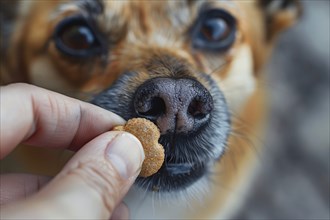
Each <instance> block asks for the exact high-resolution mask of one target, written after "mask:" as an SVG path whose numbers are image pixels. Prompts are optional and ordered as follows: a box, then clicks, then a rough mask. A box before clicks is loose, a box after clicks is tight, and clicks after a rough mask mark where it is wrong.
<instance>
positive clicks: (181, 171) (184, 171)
mask: <svg viewBox="0 0 330 220" xmlns="http://www.w3.org/2000/svg"><path fill="white" fill-rule="evenodd" d="M202 167H204V165H203V164H197V163H166V164H165V166H164V169H165V170H166V172H167V174H168V175H169V176H178V175H190V174H191V172H193V171H194V170H195V169H197V168H202Z"/></svg>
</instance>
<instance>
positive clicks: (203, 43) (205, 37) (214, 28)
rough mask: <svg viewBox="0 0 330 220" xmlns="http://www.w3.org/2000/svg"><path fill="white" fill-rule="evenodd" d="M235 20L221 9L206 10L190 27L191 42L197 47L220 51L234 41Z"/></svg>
mask: <svg viewBox="0 0 330 220" xmlns="http://www.w3.org/2000/svg"><path fill="white" fill-rule="evenodd" d="M235 35H236V21H235V19H234V18H233V17H232V16H231V15H230V14H229V13H228V12H226V11H224V10H221V9H211V10H206V11H204V12H203V13H201V15H200V16H199V18H198V19H197V21H196V23H195V25H194V27H193V29H192V44H193V47H195V48H198V49H206V50H212V51H221V50H225V49H227V48H229V47H230V46H231V45H232V44H233V42H234V41H235Z"/></svg>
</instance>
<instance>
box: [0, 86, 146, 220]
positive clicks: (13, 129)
mask: <svg viewBox="0 0 330 220" xmlns="http://www.w3.org/2000/svg"><path fill="white" fill-rule="evenodd" d="M0 95H1V99H0V104H1V105H0V108H1V109H0V110H1V118H0V123H1V127H0V132H1V138H0V158H1V159H3V158H5V157H6V156H7V155H8V154H9V153H10V152H11V151H12V150H14V149H15V148H16V147H17V146H18V145H19V144H20V143H24V144H29V145H34V146H39V147H48V148H61V149H71V150H74V151H76V153H75V155H74V157H73V158H72V159H71V160H70V161H69V162H68V163H67V164H66V166H65V167H64V168H63V170H62V171H61V172H60V173H59V174H58V175H57V176H55V177H54V178H49V177H45V176H37V175H33V174H3V175H1V179H0V180H1V181H0V183H1V184H0V204H1V208H0V209H1V210H0V213H1V214H0V218H1V219H22V218H29V219H47V218H48V219H49V218H51V219H127V218H128V217H129V213H128V209H127V207H126V206H125V205H124V204H123V203H122V202H121V201H122V199H123V197H124V196H125V194H126V193H127V191H128V190H129V188H130V187H131V186H132V184H133V182H134V180H135V179H136V177H137V176H138V174H139V171H140V170H141V165H142V162H143V160H144V153H143V148H142V146H141V143H140V142H139V141H138V139H137V138H135V137H134V136H133V135H131V134H129V133H126V132H119V131H110V130H111V129H112V128H113V127H114V126H116V125H121V124H124V123H125V121H124V120H123V119H122V118H120V117H119V116H117V115H115V114H113V113H111V112H109V111H106V110H104V109H101V108H99V107H96V106H93V105H91V104H88V103H85V102H82V101H79V100H76V99H73V98H69V97H66V96H63V95H60V94H58V93H55V92H51V91H48V90H45V89H41V88H38V87H35V86H31V85H27V84H13V85H9V86H4V87H1V91H0Z"/></svg>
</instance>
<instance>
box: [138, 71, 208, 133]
mask: <svg viewBox="0 0 330 220" xmlns="http://www.w3.org/2000/svg"><path fill="white" fill-rule="evenodd" d="M134 108H135V111H136V113H137V115H138V116H139V117H144V118H147V119H149V120H151V121H153V122H155V123H156V124H157V126H158V127H159V129H160V131H161V133H162V134H165V133H173V132H175V133H190V132H194V131H197V130H198V129H200V128H201V127H202V126H203V125H204V124H206V123H207V122H208V120H209V118H210V113H211V112H212V110H213V99H212V96H211V95H210V93H209V92H208V90H207V89H206V88H205V87H204V86H203V85H202V84H201V83H199V82H198V81H196V80H193V79H186V78H184V79H174V78H154V79H151V80H149V81H147V82H145V83H143V84H142V85H141V86H140V87H139V88H138V89H137V91H136V94H135V98H134Z"/></svg>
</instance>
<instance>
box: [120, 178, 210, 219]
mask: <svg viewBox="0 0 330 220" xmlns="http://www.w3.org/2000/svg"><path fill="white" fill-rule="evenodd" d="M211 184H212V183H211V182H210V179H209V176H208V174H207V175H204V177H202V178H200V179H199V180H198V181H197V182H196V183H194V184H193V185H191V186H189V187H188V188H187V189H185V190H182V191H174V192H171V193H159V192H152V191H145V190H144V189H141V188H139V187H137V186H134V187H133V188H132V189H131V190H130V191H129V193H128V194H127V196H126V197H125V199H124V201H125V203H126V204H127V205H128V207H129V209H130V214H131V218H132V219H180V218H191V217H192V216H195V214H194V213H196V214H197V213H199V212H200V210H203V209H204V208H205V204H206V200H207V198H209V196H208V194H209V193H210V189H211V188H212V185H211Z"/></svg>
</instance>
